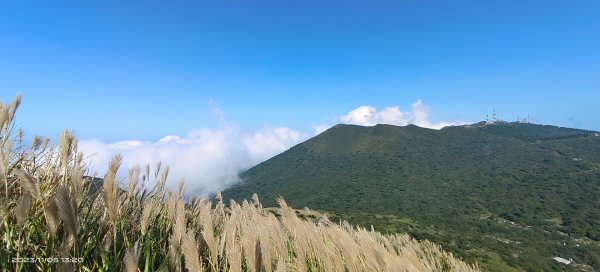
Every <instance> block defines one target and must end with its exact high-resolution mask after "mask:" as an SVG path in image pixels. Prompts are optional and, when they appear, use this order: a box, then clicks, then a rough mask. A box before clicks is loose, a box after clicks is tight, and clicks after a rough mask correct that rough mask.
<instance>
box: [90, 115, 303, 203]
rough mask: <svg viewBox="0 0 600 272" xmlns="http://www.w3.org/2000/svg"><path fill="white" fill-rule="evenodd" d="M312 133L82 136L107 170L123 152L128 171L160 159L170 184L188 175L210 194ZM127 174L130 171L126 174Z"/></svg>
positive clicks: (191, 186) (230, 130)
mask: <svg viewBox="0 0 600 272" xmlns="http://www.w3.org/2000/svg"><path fill="white" fill-rule="evenodd" d="M306 137H307V135H305V134H303V133H301V132H299V131H296V130H292V129H289V128H286V127H264V128H262V129H260V130H259V131H256V132H254V133H242V132H240V131H239V130H238V129H237V128H235V127H221V128H219V129H206V128H205V129H199V130H195V131H192V132H190V133H188V135H186V136H185V137H181V136H178V135H168V136H165V137H163V138H162V139H160V140H158V141H156V142H147V141H144V142H143V141H137V140H128V141H119V142H115V143H107V142H104V141H101V140H97V139H92V140H82V141H80V142H79V148H80V150H81V151H82V152H84V154H86V155H92V156H91V167H92V168H93V169H94V171H97V172H98V173H99V174H100V175H102V174H103V173H104V171H105V169H106V167H107V165H108V162H109V161H110V159H111V158H112V157H113V156H114V155H116V154H122V155H123V164H122V169H121V170H122V171H121V172H122V173H125V172H124V170H126V169H128V168H130V167H133V166H135V165H140V166H144V165H146V164H150V165H151V166H152V167H154V166H155V165H156V163H157V162H158V161H161V162H162V165H163V166H166V165H168V166H169V167H170V168H171V169H170V174H169V176H170V178H169V180H168V185H169V186H174V185H176V184H177V183H178V182H179V180H180V179H182V178H185V181H186V188H187V189H188V192H192V191H194V190H197V192H199V193H200V194H207V193H212V192H216V191H218V190H223V189H225V188H226V187H227V186H229V185H231V184H233V183H235V182H237V181H238V173H239V171H241V170H243V169H247V168H249V167H251V166H253V165H256V164H258V163H260V162H261V161H263V160H266V159H268V158H270V157H272V156H274V155H277V154H278V153H280V152H283V151H285V150H286V149H287V148H289V147H290V146H292V145H294V144H296V143H299V142H300V141H302V140H304V139H305V138H306ZM123 176H124V175H123Z"/></svg>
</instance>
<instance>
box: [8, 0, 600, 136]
mask: <svg viewBox="0 0 600 272" xmlns="http://www.w3.org/2000/svg"><path fill="white" fill-rule="evenodd" d="M11 2H12V3H9V1H2V2H0V99H2V100H3V101H5V102H7V100H10V99H12V97H13V96H14V94H15V93H17V92H20V93H22V94H23V95H24V99H23V106H22V108H21V111H20V113H19V120H20V122H21V123H22V125H23V127H24V128H25V129H26V131H29V132H30V133H37V134H43V135H57V134H58V132H60V131H61V130H62V129H63V128H71V129H74V130H75V132H76V133H77V134H78V135H79V136H80V137H83V138H91V137H97V138H103V139H108V140H119V139H147V140H155V139H157V138H159V137H162V136H164V135H165V134H173V133H175V134H185V133H186V132H187V131H189V130H192V129H194V128H199V127H210V126H214V125H215V122H216V121H215V118H212V117H211V116H210V108H209V102H208V101H209V100H211V99H212V100H213V101H215V102H216V104H217V105H218V106H219V107H220V108H221V109H222V110H223V111H225V112H226V113H227V116H228V118H230V119H231V120H235V122H236V123H238V124H239V125H240V126H242V128H248V129H253V128H256V127H260V126H262V125H264V124H272V125H282V126H288V127H292V128H295V129H308V128H310V127H311V126H313V125H318V124H324V123H329V122H331V121H332V120H333V119H334V118H336V117H337V116H340V115H342V114H345V113H347V112H348V111H350V110H352V109H354V108H356V107H358V106H361V105H372V106H375V107H378V108H383V107H386V106H400V107H401V109H403V110H406V109H407V108H408V107H409V106H410V104H411V103H412V102H414V101H416V100H418V99H421V100H422V101H423V103H425V104H427V105H429V106H431V108H432V113H431V114H432V115H431V118H432V119H433V120H434V121H435V120H465V121H478V120H482V119H484V118H485V115H486V113H490V112H491V111H492V109H494V108H495V109H496V110H497V111H498V112H499V114H500V115H501V116H502V117H504V118H505V119H515V118H516V117H517V115H519V114H520V115H521V116H523V115H525V114H528V113H529V114H532V115H533V116H534V121H535V122H538V123H545V124H554V125H561V126H573V127H579V128H586V129H593V130H600V117H599V116H600V1H597V0H594V1H548V0H545V1H427V0H410V1H403V0H396V1H347V0H346V1H309V0H307V1H261V0H258V1H235V0H227V1H189V2H182V1H136V2H128V1H72V2H69V3H66V2H62V1H39V2H34V1H11ZM92 2H93V3H92ZM126 2H127V3H126Z"/></svg>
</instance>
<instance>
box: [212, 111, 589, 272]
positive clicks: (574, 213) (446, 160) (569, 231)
mask: <svg viewBox="0 0 600 272" xmlns="http://www.w3.org/2000/svg"><path fill="white" fill-rule="evenodd" d="M241 178H242V182H241V183H239V184H237V185H235V186H234V187H232V188H230V189H228V190H226V191H224V192H223V195H224V196H225V197H226V198H233V199H242V198H248V197H249V196H250V195H251V194H252V193H254V192H256V193H258V194H259V195H261V197H262V199H263V202H264V204H265V205H274V204H275V198H276V197H277V196H283V197H284V198H285V199H286V200H287V201H288V202H289V203H290V205H293V206H295V207H308V208H311V209H319V210H324V211H330V212H333V213H335V214H337V215H340V216H342V217H345V218H346V219H349V220H353V219H354V221H355V222H356V223H364V224H374V225H375V227H376V228H380V229H381V230H387V231H392V232H393V231H409V232H410V233H411V234H413V235H415V236H417V237H421V238H427V239H430V240H433V241H435V242H438V243H440V244H442V245H443V246H445V247H447V248H449V249H450V250H452V251H454V252H456V253H458V254H460V255H464V256H465V257H467V258H469V257H470V258H473V259H475V260H477V261H479V262H481V263H482V265H483V266H484V268H485V267H486V264H487V265H488V267H487V268H490V269H491V270H494V268H493V267H495V269H501V270H504V271H506V269H512V268H514V269H517V270H523V269H525V270H527V269H534V270H536V269H550V270H554V269H556V270H561V269H565V268H564V267H561V266H560V265H561V264H557V263H554V262H553V261H552V257H555V256H554V255H557V254H562V255H565V256H560V257H568V258H573V259H574V260H575V263H578V264H580V265H583V267H585V266H586V265H593V267H595V268H596V269H597V268H599V267H600V254H598V253H594V252H600V251H595V250H596V248H595V247H597V246H598V244H599V243H598V241H600V227H598V226H600V199H599V197H600V137H599V136H598V133H597V132H593V131H586V130H580V129H571V128H561V127H556V126H545V125H536V124H529V123H505V122H501V123H492V124H486V123H485V122H481V123H477V124H472V125H466V126H453V127H446V128H443V129H441V130H432V129H426V128H421V127H417V126H414V125H408V126H404V127H399V126H392V125H376V126H372V127H363V126H356V125H342V124H340V125H336V126H334V127H332V128H330V129H328V130H327V131H325V132H323V133H321V134H319V135H317V136H315V137H313V138H311V139H309V140H307V141H305V142H303V143H301V144H298V145H296V146H294V147H292V148H290V149H289V150H287V151H285V152H283V153H281V154H279V155H277V156H275V157H273V158H271V159H269V160H267V161H265V162H263V163H261V164H259V165H257V166H255V167H253V168H251V169H249V170H247V171H246V172H244V173H242V174H241ZM382 216H383V217H382ZM385 216H388V217H389V218H388V219H385V218H387V217H385ZM382 218H384V219H385V220H384V219H382ZM392 219H393V220H392ZM567 237H569V239H567ZM574 239H578V240H577V241H580V242H579V243H573V242H572V241H574ZM563 240H568V243H567V242H564V245H562V244H563V243H562V241H563ZM586 241H587V242H586ZM559 243H560V244H561V246H558V244H559ZM592 247H593V248H592ZM515 256H516V257H515ZM569 267H575V266H574V265H570V266H569Z"/></svg>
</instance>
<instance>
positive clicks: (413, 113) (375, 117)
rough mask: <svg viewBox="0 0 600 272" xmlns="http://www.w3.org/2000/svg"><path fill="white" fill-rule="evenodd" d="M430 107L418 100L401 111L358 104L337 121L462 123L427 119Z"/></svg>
mask: <svg viewBox="0 0 600 272" xmlns="http://www.w3.org/2000/svg"><path fill="white" fill-rule="evenodd" d="M430 110H431V108H430V107H429V106H426V105H424V104H423V102H421V100H418V101H416V102H414V103H413V104H412V105H411V109H410V111H407V112H403V111H401V110H400V108H399V107H397V106H394V107H387V108H385V109H383V110H377V108H375V107H373V106H360V107H358V108H356V109H354V110H351V111H350V112H348V113H347V114H345V115H343V116H340V117H339V121H340V122H341V123H345V124H355V125H361V126H374V125H376V124H389V125H397V126H406V125H408V124H414V125H417V126H420V127H425V128H433V129H441V128H443V127H445V126H452V125H463V124H466V123H465V122H462V121H441V122H437V123H432V122H431V121H430V120H429V111H430Z"/></svg>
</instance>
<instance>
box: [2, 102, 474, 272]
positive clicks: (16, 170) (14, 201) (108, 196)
mask: <svg viewBox="0 0 600 272" xmlns="http://www.w3.org/2000/svg"><path fill="white" fill-rule="evenodd" d="M19 102H20V99H19V98H17V99H16V100H15V101H14V102H13V103H12V104H11V105H4V104H2V103H0V117H1V118H0V155H1V156H0V171H1V172H0V182H1V185H2V186H1V189H0V204H1V205H0V208H1V209H0V239H1V240H0V270H1V271H142V270H143V271H267V272H268V271H478V268H477V267H476V266H470V265H467V264H466V263H464V262H462V261H460V260H458V259H456V258H454V257H453V256H452V254H448V253H446V252H444V251H442V250H441V249H440V247H439V246H437V245H435V244H433V243H431V242H427V241H422V242H418V241H416V240H414V239H413V238H411V237H410V236H408V235H406V234H381V233H379V232H376V231H373V230H366V229H364V228H361V227H353V226H351V225H349V224H348V223H346V222H344V221H342V222H341V223H340V224H335V223H332V222H330V221H329V220H328V219H327V217H326V216H322V217H320V218H317V220H307V219H301V218H299V217H298V216H297V215H296V212H295V211H294V210H292V209H291V208H289V207H288V206H287V204H286V203H285V201H284V200H283V199H278V200H277V202H278V205H279V209H277V210H276V211H275V212H273V210H272V209H263V208H262V205H261V204H260V202H259V201H258V197H257V196H256V195H254V196H253V197H252V201H251V202H248V201H245V200H244V201H242V202H240V203H241V204H238V203H236V202H235V201H231V202H230V203H229V205H225V203H224V202H223V199H222V198H221V197H220V196H217V198H216V203H212V202H211V201H210V200H207V199H192V200H190V201H189V202H184V198H183V195H184V188H183V183H182V184H181V186H180V187H179V188H178V190H176V191H175V192H173V191H172V190H170V189H165V187H164V185H165V183H166V181H167V177H168V173H169V168H168V167H166V168H162V169H161V166H160V164H159V165H158V166H157V167H156V168H155V170H154V171H152V172H151V171H150V167H149V166H146V167H145V168H142V169H140V168H139V167H134V168H132V169H130V170H129V175H128V179H127V182H126V183H125V184H121V183H120V182H119V180H118V177H117V171H118V169H119V167H120V164H121V157H120V156H116V157H114V159H113V160H112V161H111V162H110V166H109V168H108V170H107V174H106V175H105V176H104V178H103V179H96V178H89V177H85V176H84V173H85V172H86V170H85V169H86V168H85V166H84V162H83V158H84V157H83V154H81V153H78V152H77V140H76V139H75V137H74V136H73V135H72V134H71V133H69V132H67V131H65V132H64V133H63V134H62V136H61V139H60V144H59V145H58V146H51V145H49V141H48V139H41V138H39V137H35V138H34V139H33V143H32V144H31V146H27V145H25V144H24V143H23V139H24V137H23V132H22V130H20V129H18V130H17V128H15V126H14V115H15V111H16V109H17V107H18V105H19Z"/></svg>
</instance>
